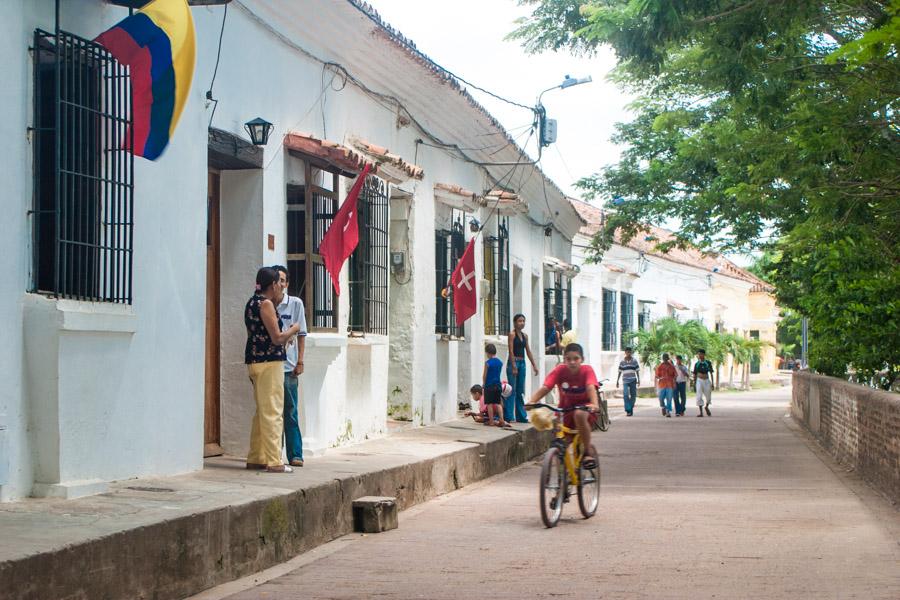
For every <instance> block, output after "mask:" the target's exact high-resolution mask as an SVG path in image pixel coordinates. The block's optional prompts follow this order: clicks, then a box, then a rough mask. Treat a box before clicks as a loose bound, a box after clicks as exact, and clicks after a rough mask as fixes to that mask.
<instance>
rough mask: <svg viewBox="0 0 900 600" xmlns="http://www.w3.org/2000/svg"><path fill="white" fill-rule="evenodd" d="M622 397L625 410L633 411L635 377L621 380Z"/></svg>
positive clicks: (635, 397) (635, 390) (635, 395)
mask: <svg viewBox="0 0 900 600" xmlns="http://www.w3.org/2000/svg"><path fill="white" fill-rule="evenodd" d="M622 398H623V399H624V400H625V412H627V413H631V412H634V403H635V402H637V379H633V380H631V381H624V382H622Z"/></svg>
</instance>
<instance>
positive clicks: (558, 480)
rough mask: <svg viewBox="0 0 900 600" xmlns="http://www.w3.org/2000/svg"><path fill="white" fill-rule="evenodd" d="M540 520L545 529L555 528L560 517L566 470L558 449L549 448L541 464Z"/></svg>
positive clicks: (564, 491)
mask: <svg viewBox="0 0 900 600" xmlns="http://www.w3.org/2000/svg"><path fill="white" fill-rule="evenodd" d="M540 484H541V488H540V496H541V520H542V521H543V522H544V526H545V527H555V526H556V524H557V523H559V518H560V517H561V516H562V507H563V497H564V495H565V493H566V468H565V466H564V465H563V461H562V455H561V454H560V452H559V448H550V449H549V450H547V452H545V453H544V459H543V461H542V462H541V481H540Z"/></svg>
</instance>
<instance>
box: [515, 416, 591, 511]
mask: <svg viewBox="0 0 900 600" xmlns="http://www.w3.org/2000/svg"><path fill="white" fill-rule="evenodd" d="M601 406H602V405H601ZM526 408H547V409H550V410H551V411H553V412H554V413H556V418H554V419H553V425H552V428H553V432H554V436H555V437H554V439H553V442H551V444H550V448H549V449H548V450H547V452H545V453H544V458H543V460H542V461H541V479H540V498H541V520H542V521H543V522H544V525H545V526H546V527H555V526H556V524H557V523H559V519H560V517H561V516H562V508H563V504H565V503H566V502H568V501H569V498H570V496H571V495H572V492H571V490H570V488H571V486H575V488H576V493H577V495H578V508H579V509H580V510H581V514H582V515H584V518H585V519H589V518H591V517H593V516H594V513H596V512H597V506H598V505H599V504H600V464H599V462H598V463H597V465H596V466H595V467H594V468H591V469H586V468H585V467H584V465H583V463H582V459H583V458H584V447H583V445H582V443H581V436H580V435H579V434H578V431H577V430H575V429H570V428H568V427H566V426H565V425H564V424H563V423H562V422H561V421H562V420H561V419H560V416H561V415H562V414H564V413H567V412H571V411H574V410H590V407H588V406H571V407H568V408H558V407H556V406H551V405H550V404H544V403H538V404H529V405H527V406H526ZM601 410H602V409H601ZM599 416H600V418H602V414H601V415H599ZM596 455H597V453H596V452H594V456H596Z"/></svg>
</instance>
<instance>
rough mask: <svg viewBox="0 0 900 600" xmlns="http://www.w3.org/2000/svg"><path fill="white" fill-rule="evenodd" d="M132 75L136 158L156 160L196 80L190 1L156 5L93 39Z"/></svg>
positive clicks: (161, 1) (160, 0)
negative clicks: (125, 66)
mask: <svg viewBox="0 0 900 600" xmlns="http://www.w3.org/2000/svg"><path fill="white" fill-rule="evenodd" d="M95 41H96V42H97V43H98V44H100V45H101V46H103V47H104V48H106V49H107V50H109V52H110V54H112V55H113V56H114V57H115V58H116V60H118V61H119V62H120V63H122V64H125V65H128V67H129V68H130V70H131V93H132V97H133V99H134V122H133V127H134V147H133V148H132V149H131V151H132V153H133V154H135V155H136V156H143V157H144V158H149V159H150V160H156V159H157V158H159V156H160V154H162V152H163V150H165V149H166V146H167V145H168V143H169V138H171V137H172V134H173V133H174V132H175V125H177V124H178V117H180V116H181V111H182V110H184V104H185V102H187V97H188V92H189V91H190V89H191V79H193V76H194V56H195V54H196V48H195V41H194V20H193V18H192V17H191V9H190V7H189V6H188V3H187V0H153V1H152V2H150V3H148V4H147V5H146V6H144V7H143V8H141V9H140V11H138V12H136V13H135V14H133V15H132V16H130V17H127V18H126V19H124V20H122V21H120V22H119V24H118V25H116V26H115V27H113V28H112V29H110V30H108V31H105V32H103V33H101V34H100V35H99V36H97V39H96V40H95Z"/></svg>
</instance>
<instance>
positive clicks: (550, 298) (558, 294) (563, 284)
mask: <svg viewBox="0 0 900 600" xmlns="http://www.w3.org/2000/svg"><path fill="white" fill-rule="evenodd" d="M550 283H551V284H552V285H551V286H550V287H547V288H544V320H545V321H549V320H550V317H556V320H557V321H559V324H560V325H562V324H563V322H564V321H569V325H570V326H571V325H572V279H571V278H570V277H569V276H567V275H566V274H565V273H562V272H560V271H551V272H550Z"/></svg>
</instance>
